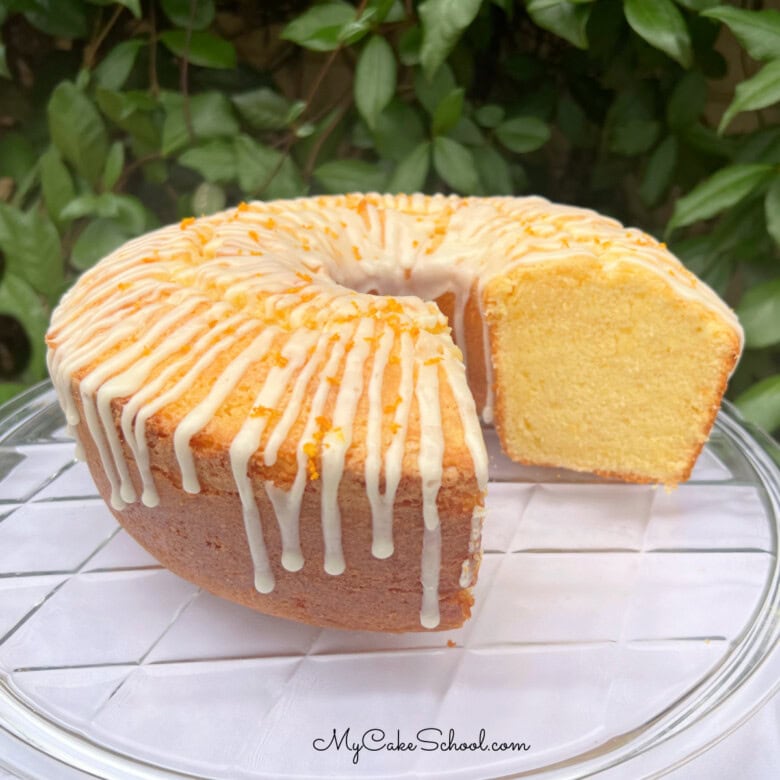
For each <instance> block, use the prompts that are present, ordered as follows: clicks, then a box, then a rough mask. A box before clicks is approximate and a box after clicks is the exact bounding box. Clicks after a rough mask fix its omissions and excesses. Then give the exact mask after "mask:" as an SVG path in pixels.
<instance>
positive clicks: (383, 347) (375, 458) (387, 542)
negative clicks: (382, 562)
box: [366, 328, 395, 558]
mask: <svg viewBox="0 0 780 780" xmlns="http://www.w3.org/2000/svg"><path fill="white" fill-rule="evenodd" d="M394 341H395V334H394V333H393V331H392V330H390V329H389V328H388V329H387V330H385V332H384V333H383V334H382V337H381V339H380V341H379V346H378V348H377V351H376V354H375V355H374V365H373V368H372V370H371V379H370V380H369V384H368V425H367V429H366V494H367V495H368V500H369V503H370V504H371V522H372V527H373V540H372V544H371V552H372V554H373V555H374V557H375V558H388V557H389V556H391V555H392V554H393V537H392V523H393V502H392V501H386V500H385V499H386V498H387V491H385V494H384V495H382V494H381V493H380V491H379V475H380V471H381V469H382V453H381V447H382V420H383V418H384V408H383V405H382V387H383V385H384V375H385V369H386V368H387V360H388V358H389V357H390V351H391V349H392V348H393V343H394Z"/></svg>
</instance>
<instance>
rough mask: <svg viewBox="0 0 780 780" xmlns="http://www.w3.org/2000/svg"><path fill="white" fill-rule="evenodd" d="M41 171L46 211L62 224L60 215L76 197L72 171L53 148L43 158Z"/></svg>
mask: <svg viewBox="0 0 780 780" xmlns="http://www.w3.org/2000/svg"><path fill="white" fill-rule="evenodd" d="M40 171H41V189H42V190H43V200H44V203H45V204H46V210H47V211H48V212H49V216H50V217H51V218H52V219H53V220H54V221H55V222H60V221H61V220H60V214H61V212H62V210H63V209H64V208H65V206H67V205H68V203H70V201H71V200H73V198H74V197H75V189H74V187H73V180H72V179H71V176H70V171H68V168H67V166H66V165H65V163H63V162H62V158H61V157H60V155H59V153H58V152H57V150H56V149H55V148H54V147H53V146H52V147H50V148H49V149H48V150H47V151H46V152H45V153H44V154H43V155H42V156H41V160H40Z"/></svg>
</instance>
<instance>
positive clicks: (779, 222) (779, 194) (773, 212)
mask: <svg viewBox="0 0 780 780" xmlns="http://www.w3.org/2000/svg"><path fill="white" fill-rule="evenodd" d="M764 211H765V213H766V229H767V231H768V232H769V235H770V236H772V238H773V239H774V241H775V243H776V244H777V245H778V246H780V176H775V180H774V181H773V182H772V186H771V187H770V188H769V190H767V193H766V200H765V201H764ZM778 329H780V323H778Z"/></svg>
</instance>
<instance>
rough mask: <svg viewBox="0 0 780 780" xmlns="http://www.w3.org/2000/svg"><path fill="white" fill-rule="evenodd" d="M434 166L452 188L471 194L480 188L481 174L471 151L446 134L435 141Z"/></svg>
mask: <svg viewBox="0 0 780 780" xmlns="http://www.w3.org/2000/svg"><path fill="white" fill-rule="evenodd" d="M433 167H434V168H435V169H436V173H438V174H439V176H441V178H442V179H444V181H445V182H447V184H449V185H450V187H452V189H454V190H456V191H457V192H461V193H463V194H464V195H470V194H472V193H474V192H476V191H477V189H478V188H479V174H478V173H477V166H476V165H475V163H474V157H473V155H472V154H471V152H470V151H469V150H468V149H467V148H466V147H465V146H463V145H462V144H459V143H458V142H457V141H453V140H452V139H451V138H447V137H446V136H439V137H438V138H437V139H436V140H435V141H434V142H433Z"/></svg>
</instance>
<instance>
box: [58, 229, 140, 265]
mask: <svg viewBox="0 0 780 780" xmlns="http://www.w3.org/2000/svg"><path fill="white" fill-rule="evenodd" d="M131 236H132V234H131V233H130V232H129V231H127V230H125V229H124V228H123V227H122V226H121V225H119V224H118V223H117V222H116V221H115V220H113V219H93V220H92V221H91V222H89V223H88V224H87V225H86V226H85V227H84V229H83V230H82V231H81V233H80V234H79V237H78V238H77V239H76V243H75V244H74V245H73V250H72V251H71V255H70V262H71V264H72V265H73V267H74V268H77V269H78V270H79V271H84V270H86V269H87V268H91V267H92V266H93V265H94V264H95V263H97V261H98V260H102V259H103V258H104V257H106V256H107V255H109V254H110V253H111V252H113V251H114V250H115V249H116V248H117V247H119V246H121V245H122V244H124V243H125V241H127V240H128V239H129V238H131Z"/></svg>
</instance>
